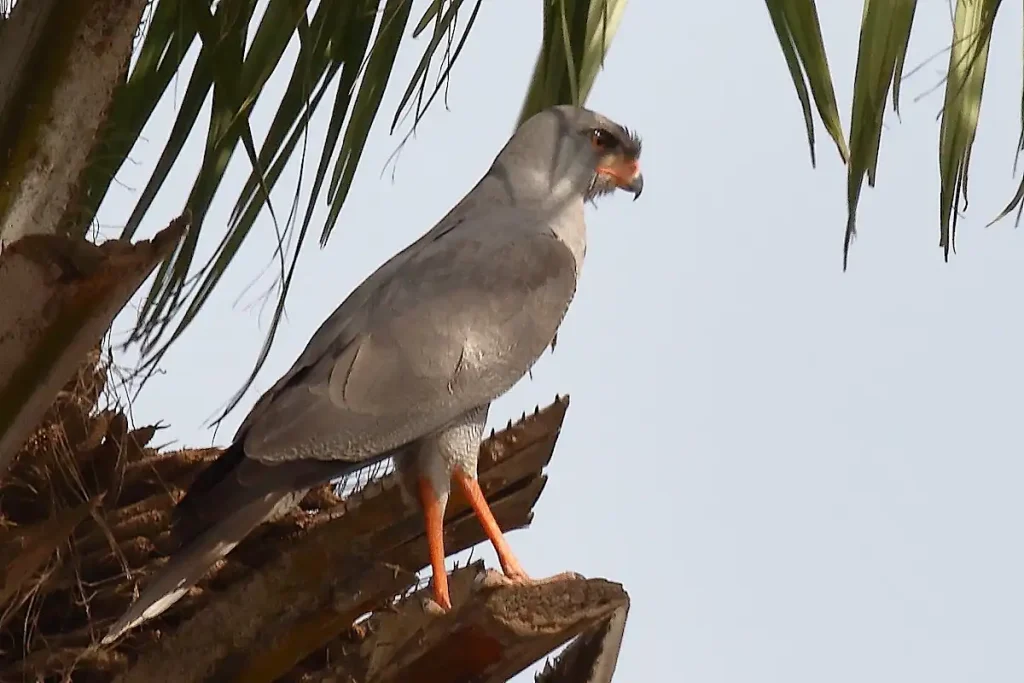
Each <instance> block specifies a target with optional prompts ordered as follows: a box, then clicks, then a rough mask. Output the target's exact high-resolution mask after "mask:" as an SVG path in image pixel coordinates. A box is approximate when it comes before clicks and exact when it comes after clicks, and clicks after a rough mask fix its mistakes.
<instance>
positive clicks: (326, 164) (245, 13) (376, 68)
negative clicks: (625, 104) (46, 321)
mask: <svg viewBox="0 0 1024 683" xmlns="http://www.w3.org/2000/svg"><path fill="white" fill-rule="evenodd" d="M413 4H414V3H413V2H412V0H352V1H351V2H327V1H324V0H321V1H320V2H319V3H313V2H310V0H265V1H263V2H259V3H258V2H257V1H256V0H221V1H220V2H211V0H159V2H157V3H156V5H155V9H154V10H153V11H152V13H151V16H150V18H149V24H148V26H147V31H146V34H145V38H144V40H143V42H142V45H141V47H140V48H139V51H138V58H137V61H136V63H135V66H134V68H133V69H132V70H131V73H130V74H129V75H128V76H127V78H126V79H125V81H124V83H123V84H121V86H120V87H119V89H118V91H117V92H116V94H115V97H114V102H113V105H112V106H111V109H110V111H109V115H108V120H107V122H106V125H105V127H104V129H103V131H102V135H101V140H100V142H99V144H97V146H96V148H95V152H94V154H93V158H92V159H91V163H90V166H89V173H88V176H87V178H86V181H85V187H84V189H83V192H82V197H83V203H84V208H83V210H82V211H81V212H80V216H81V218H80V220H81V225H78V226H69V229H72V231H75V230H80V231H84V227H85V226H88V225H89V223H90V222H91V221H92V220H93V219H94V217H95V214H96V210H97V208H98V207H99V205H100V202H101V201H102V199H103V197H104V196H105V195H106V193H107V190H108V188H109V187H110V185H111V183H112V182H113V180H114V177H115V174H116V173H117V172H118V170H119V169H120V168H121V166H122V165H123V164H124V162H125V160H126V158H127V156H128V154H129V152H130V151H131V148H132V146H133V145H134V143H135V141H136V140H137V139H138V137H139V134H140V132H141V131H142V129H143V127H144V126H145V125H146V123H147V122H148V121H149V119H150V117H151V116H152V114H153V111H154V109H155V108H156V105H157V103H158V102H159V101H160V99H161V97H162V96H163V94H164V93H165V92H166V90H167V89H168V87H169V86H170V85H171V83H172V81H174V80H177V79H181V80H185V81H186V82H187V86H186V88H185V92H184V94H183V96H182V97H181V98H180V101H179V104H178V108H177V115H176V119H175V121H174V124H173V126H172V129H171V131H170V135H169V138H168V141H167V143H166V145H165V146H164V148H163V151H162V153H161V155H160V157H159V159H158V161H157V164H156V167H155V169H154V171H153V172H152V174H151V175H150V176H149V178H148V179H147V182H146V184H145V186H144V188H143V190H142V192H141V193H140V195H139V197H138V200H137V202H136V205H135V207H134V209H133V211H132V213H131V215H130V217H129V219H128V222H127V224H126V225H125V227H124V230H123V233H122V236H123V237H126V238H128V237H131V236H132V235H133V234H134V233H135V232H136V231H137V230H138V228H139V226H140V224H141V221H142V219H143V218H144V217H145V215H146V214H147V212H148V210H149V208H150V207H151V206H152V203H153V201H154V199H155V198H156V197H157V196H158V195H159V193H160V192H161V191H162V190H163V188H164V186H165V184H166V181H167V178H168V176H169V173H170V171H171V169H172V167H173V166H174V165H175V163H176V162H178V161H179V159H180V156H181V152H182V149H183V148H184V146H185V142H186V140H187V139H188V138H189V136H190V135H191V133H192V132H193V129H194V127H195V121H196V120H197V119H198V117H199V113H200V110H201V109H202V107H203V106H204V103H206V102H207V101H208V100H209V99H210V98H211V96H212V112H211V116H210V121H209V124H208V129H207V131H206V143H205V146H204V152H203V159H202V163H201V166H200V169H199V171H198V173H197V174H196V177H195V181H194V183H193V185H192V188H191V191H190V192H189V195H188V199H187V202H186V211H187V213H188V214H189V216H190V218H191V221H192V229H191V230H190V231H189V233H188V235H187V236H186V237H185V239H184V240H183V241H182V242H181V243H180V244H178V245H177V247H176V249H175V251H174V253H173V255H172V256H171V257H170V258H169V259H168V260H166V261H165V262H164V263H163V264H162V265H161V267H160V269H159V270H158V271H157V274H156V277H155V279H154V282H153V285H152V287H151V289H150V290H149V293H148V295H147V297H146V299H145V301H144V303H143V304H142V306H141V309H140V312H139V317H138V321H137V324H136V326H135V329H134V330H133V332H132V333H131V335H130V337H129V339H128V342H127V343H128V344H137V345H138V346H139V348H140V349H141V351H142V353H143V357H144V362H143V366H142V370H143V372H151V371H152V370H153V369H154V368H155V367H156V366H157V364H158V363H159V362H160V360H161V358H162V357H163V355H164V353H165V352H166V351H167V349H168V347H169V345H170V344H171V343H173V342H174V341H175V340H176V339H178V338H179V337H180V336H181V335H182V334H183V333H184V332H185V331H186V330H187V329H188V327H189V326H190V325H191V323H192V322H194V320H195V319H196V317H197V316H198V315H199V314H200V312H201V310H202V309H203V306H204V304H205V303H206V302H207V301H208V300H209V297H210V296H211V294H212V293H213V292H214V291H215V290H216V288H217V286H218V285H219V283H220V281H221V278H222V277H223V275H224V273H225V272H226V271H227V269H228V268H229V267H230V266H231V264H232V262H233V260H234V258H235V256H236V254H237V253H238V251H239V249H240V248H241V247H242V245H243V244H244V243H245V241H246V239H247V238H248V236H249V234H250V232H251V231H252V228H253V227H254V225H255V224H256V221H257V220H264V217H265V216H266V217H268V218H269V219H270V220H272V221H273V223H274V225H275V227H276V229H277V234H278V241H279V244H278V247H277V252H276V258H278V260H279V261H280V268H281V277H280V282H279V286H278V292H277V302H276V306H275V309H274V314H273V318H272V321H271V324H270V326H269V329H268V332H267V336H266V339H265V343H264V345H263V348H262V350H261V352H260V354H259V357H258V358H257V362H256V367H255V368H254V370H253V372H252V375H251V376H250V378H249V380H248V381H247V382H246V384H245V387H243V389H242V392H244V391H245V389H247V388H248V386H249V385H250V384H251V382H252V380H253V379H254V378H255V376H256V373H257V372H258V371H259V369H260V367H261V366H262V364H263V361H264V360H265V359H266V357H267V353H268V352H269V350H270V345H271V343H272V342H273V339H274V336H275V334H276V332H277V328H278V325H279V323H280V320H281V318H282V316H283V313H284V305H285V301H286V298H287V295H288V291H289V289H290V286H291V283H292V278H293V275H294V273H295V270H296V268H297V264H298V262H299V255H300V253H301V252H302V248H303V246H304V245H305V243H306V242H307V238H308V236H309V234H310V231H311V229H312V228H313V225H312V216H313V211H314V209H315V208H316V207H317V206H319V205H320V204H321V202H323V203H326V205H327V207H328V211H327V217H326V221H325V223H324V225H323V226H320V229H319V234H320V243H321V244H324V243H326V241H327V240H328V239H329V238H330V237H331V235H332V231H333V229H334V228H335V226H336V225H337V221H338V218H339V216H340V213H341V210H342V207H343V206H344V203H345V201H346V199H347V198H348V196H349V192H350V190H351V187H352V182H353V179H354V178H355V174H356V172H357V170H358V166H359V160H360V157H361V155H362V152H363V149H364V147H365V145H366V141H367V137H368V135H369V133H370V129H371V126H372V124H373V123H374V121H376V120H377V118H378V117H379V116H384V115H386V116H387V117H388V118H389V119H390V124H391V126H390V129H391V132H392V133H394V132H395V131H396V129H397V128H398V127H399V125H400V124H401V123H402V121H404V120H406V119H409V120H411V126H412V128H413V129H415V127H416V126H417V125H418V124H419V123H420V121H421V120H422V118H423V115H424V113H425V112H426V111H427V110H428V108H429V107H430V106H431V104H432V103H433V102H434V101H435V98H436V96H437V95H438V93H439V92H443V88H444V86H445V83H446V82H447V79H448V78H449V77H450V76H451V74H452V67H453V65H454V64H455V62H456V61H457V58H458V56H459V54H460V53H461V51H462V48H463V46H464V45H465V43H466V40H467V38H468V37H469V35H470V32H471V30H472V28H473V27H474V24H475V21H476V19H477V17H478V15H479V14H480V13H481V12H482V11H485V8H486V5H485V3H484V2H483V0H473V1H472V2H467V1H466V0H430V1H429V2H427V1H426V0H424V5H425V7H424V9H423V10H422V11H420V12H418V13H417V16H418V20H417V21H415V23H414V24H413V25H412V27H411V30H410V23H411V22H410V19H411V18H412V12H413ZM625 5H626V2H625V0H545V1H544V3H543V14H542V17H538V20H541V19H542V20H543V22H544V34H543V44H542V46H541V50H540V55H539V56H538V59H537V66H536V69H535V71H534V77H533V80H532V82H531V86H530V89H529V92H528V93H527V97H526V103H525V104H524V107H523V112H522V116H524V117H525V116H528V115H529V114H531V113H533V112H535V111H537V110H539V109H541V108H544V107H547V106H549V105H551V104H558V103H565V102H583V101H585V100H586V97H587V94H588V92H589V91H590V88H591V87H592V85H593V83H594V79H595V78H596V75H597V73H598V71H599V70H600V67H601V64H602V63H603V60H604V56H605V54H606V53H607V51H608V47H609V45H610V43H611V40H612V37H613V36H614V34H615V30H616V28H617V27H618V24H619V21H620V19H621V16H622V13H623V11H624V8H625ZM523 11H531V10H527V9H526V7H524V9H523ZM250 39H251V42H250ZM296 39H297V43H298V57H297V59H296V61H295V64H294V66H293V67H292V68H291V75H290V78H289V80H288V84H287V86H286V88H285V91H284V93H283V95H281V97H280V101H279V102H277V107H276V113H275V114H274V117H273V119H272V122H271V124H270V127H269V129H268V131H267V133H266V135H265V137H264V138H263V140H261V141H260V140H256V139H254V135H253V132H252V130H251V128H250V125H249V116H250V114H251V112H252V109H253V107H254V106H255V104H256V102H257V101H259V100H260V98H261V97H262V96H265V93H264V88H265V86H266V84H267V82H268V80H269V78H270V76H271V75H272V74H273V73H274V72H275V71H277V70H278V69H281V68H285V67H282V66H281V65H280V62H281V60H282V57H283V55H284V52H285V48H286V47H287V46H288V45H289V44H290V43H291V42H293V41H295V40H296ZM416 39H425V44H424V45H423V54H422V57H421V58H420V61H419V63H418V65H417V67H416V69H415V70H414V72H413V75H412V77H411V78H410V80H409V82H408V83H407V84H405V90H404V92H403V95H402V97H401V99H400V103H399V105H398V107H397V110H396V111H394V112H386V113H383V112H381V111H380V107H381V102H382V100H383V97H384V94H385V92H386V90H387V88H388V86H389V84H390V81H391V76H392V73H393V71H394V65H395V58H396V55H397V53H398V50H399V49H400V47H401V46H402V45H403V44H405V43H406V42H408V41H412V40H416ZM197 41H198V46H199V53H198V58H197V60H196V62H195V65H194V66H193V67H191V69H189V68H188V67H186V66H184V64H185V61H184V58H185V55H186V54H187V53H188V52H189V49H190V48H191V47H193V45H195V44H196V43H197ZM246 45H248V48H246ZM332 89H333V90H334V92H335V95H334V97H333V99H329V100H328V102H326V103H325V102H324V101H323V98H324V96H325V95H326V94H327V93H328V92H329V91H331V90H332ZM321 107H329V108H330V111H331V116H330V122H329V125H328V128H327V131H326V134H325V136H324V139H323V140H322V141H318V144H316V145H312V146H307V145H306V144H301V145H300V144H299V143H300V142H303V143H304V141H306V139H307V131H308V125H309V122H310V119H311V117H312V116H313V114H314V113H315V112H316V111H318V110H319V109H320V108H321ZM239 146H241V147H242V149H243V150H244V153H245V155H246V157H247V159H248V162H249V165H250V168H251V170H250V173H249V175H248V177H247V179H246V180H245V182H244V183H243V184H242V186H241V187H240V188H234V187H228V186H227V185H226V184H223V179H224V173H225V170H226V168H227V166H228V162H229V161H230V160H231V158H232V156H233V155H234V153H235V151H236V149H237V148H238V147H239ZM307 147H311V148H319V149H320V152H319V159H318V160H317V163H316V166H315V168H316V172H315V174H314V177H313V183H312V189H311V191H310V193H309V198H308V201H307V202H306V204H305V207H304V210H303V211H301V212H300V213H299V214H298V215H301V218H302V220H301V221H299V220H297V219H296V220H293V218H295V214H294V212H287V213H288V216H287V220H284V223H283V224H281V223H280V222H279V216H278V212H277V211H275V209H274V205H273V203H272V201H271V196H272V194H273V191H274V188H275V187H276V185H277V181H278V180H279V179H280V177H281V173H282V171H283V169H284V167H285V165H286V164H287V163H288V162H289V161H290V160H292V159H293V158H296V157H298V158H300V159H302V160H303V163H304V162H305V153H306V149H307ZM225 194H228V195H230V196H231V197H232V198H233V210H232V213H231V219H230V221H229V223H228V225H227V226H226V229H225V230H224V232H223V234H222V235H220V240H219V243H218V244H217V247H216V248H215V250H214V253H213V255H212V256H211V257H209V258H208V259H207V260H206V261H205V262H199V259H197V258H196V247H197V245H198V243H199V240H200V238H201V235H202V234H203V231H204V230H207V231H208V230H210V229H214V230H216V229H217V228H214V227H212V226H205V225H204V219H205V217H206V214H207V212H208V211H209V208H210V206H211V204H212V202H213V201H214V200H215V199H217V198H218V197H223V196H224V195H225ZM296 197H297V195H296ZM296 201H297V199H296ZM280 218H282V219H284V218H285V217H284V216H281V217H280ZM240 396H241V392H240V393H239V395H238V396H236V400H237V398H238V397H240ZM232 405H233V404H232Z"/></svg>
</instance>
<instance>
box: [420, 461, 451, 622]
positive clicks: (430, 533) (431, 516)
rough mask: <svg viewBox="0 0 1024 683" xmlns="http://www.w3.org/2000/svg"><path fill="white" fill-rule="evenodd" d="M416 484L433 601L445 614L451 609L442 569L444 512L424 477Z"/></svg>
mask: <svg viewBox="0 0 1024 683" xmlns="http://www.w3.org/2000/svg"><path fill="white" fill-rule="evenodd" d="M417 484H418V486H419V494H420V505H422V506H423V519H424V523H425V524H426V527H427V545H428V547H429V549H430V567H431V569H433V570H434V577H433V579H432V584H433V587H434V601H435V602H436V603H437V604H438V605H440V606H441V609H443V610H444V611H446V612H447V611H448V610H450V609H451V608H452V599H451V596H450V595H449V594H448V572H447V571H445V568H444V531H443V528H444V510H442V509H441V502H440V501H439V500H438V499H437V495H435V493H434V489H433V487H432V486H431V485H430V482H429V481H427V479H426V477H420V478H419V481H418V482H417Z"/></svg>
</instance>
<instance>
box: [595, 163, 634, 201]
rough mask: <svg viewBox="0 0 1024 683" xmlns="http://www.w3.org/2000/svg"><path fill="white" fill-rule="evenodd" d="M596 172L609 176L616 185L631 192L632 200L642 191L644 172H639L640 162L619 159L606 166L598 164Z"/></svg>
mask: <svg viewBox="0 0 1024 683" xmlns="http://www.w3.org/2000/svg"><path fill="white" fill-rule="evenodd" d="M597 172H598V173H601V174H604V175H606V176H608V177H609V178H611V179H612V180H613V181H614V182H615V185H616V187H618V188H620V189H622V190H626V191H627V192H632V193H633V201H636V200H637V199H640V193H641V192H643V191H644V174H643V173H641V172H640V164H639V163H637V162H636V161H635V160H634V161H627V160H625V159H622V160H619V161H617V162H615V163H612V164H609V165H607V166H600V167H598V169H597Z"/></svg>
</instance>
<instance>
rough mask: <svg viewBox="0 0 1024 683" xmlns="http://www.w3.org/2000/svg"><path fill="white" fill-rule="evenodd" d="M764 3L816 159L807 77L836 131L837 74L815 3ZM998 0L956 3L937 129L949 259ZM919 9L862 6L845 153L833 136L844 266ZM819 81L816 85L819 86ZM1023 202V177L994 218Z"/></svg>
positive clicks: (889, 0)
mask: <svg viewBox="0 0 1024 683" xmlns="http://www.w3.org/2000/svg"><path fill="white" fill-rule="evenodd" d="M765 2H766V4H767V5H768V12H769V15H770V16H771V20H772V23H773V25H774V27H775V32H776V35H777V36H778V39H779V46H780V48H781V49H782V54H783V57H784V58H785V59H786V63H787V65H788V67H789V71H790V74H791V76H792V78H793V83H794V86H795V88H796V91H797V96H798V97H799V99H800V103H801V107H802V109H803V115H804V121H805V125H806V127H807V137H808V141H809V142H810V144H811V147H812V157H811V158H812V163H813V161H814V155H813V146H814V127H813V113H812V112H811V108H810V103H809V99H808V94H807V85H806V82H805V80H804V76H805V74H806V78H807V81H809V82H810V84H811V90H812V92H814V93H815V101H816V102H817V104H818V115H819V117H820V118H821V120H822V121H823V122H824V123H825V126H826V128H827V129H828V130H829V131H830V132H832V131H833V130H839V128H838V119H837V115H836V114H835V108H834V103H835V100H834V98H831V99H830V97H829V96H830V95H831V88H832V86H831V83H832V77H831V75H830V73H829V67H828V61H827V59H826V57H825V48H824V43H823V41H822V38H821V33H820V31H819V30H818V23H817V11H816V8H815V3H814V0H765ZM1001 4H1002V2H1001V0H956V2H955V9H954V11H953V22H952V34H951V38H950V46H951V47H950V55H949V66H948V70H947V74H946V79H945V81H946V88H945V96H944V100H943V108H942V115H941V124H940V127H939V175H940V195H939V245H940V247H941V248H942V250H943V256H944V258H946V259H948V258H949V253H950V251H951V250H952V249H953V247H954V241H955V235H956V226H957V220H958V218H959V213H960V211H961V210H963V209H966V206H967V178H968V169H969V167H970V159H971V149H972V147H973V145H974V138H975V134H976V132H977V127H978V114H979V112H980V109H981V98H982V92H983V90H984V85H985V72H986V68H987V66H988V53H989V46H990V44H991V39H992V27H993V25H994V22H995V17H996V14H997V13H998V11H999V8H1000V6H1001ZM916 9H917V2H916V0H865V3H864V11H863V14H862V17H861V28H860V42H859V45H858V52H857V69H856V75H855V78H854V87H853V106H852V114H851V117H850V139H849V153H848V154H847V152H846V148H845V146H844V145H843V144H842V142H841V140H838V139H837V140H836V143H837V145H838V147H839V153H840V156H841V157H842V159H843V161H844V162H847V163H848V168H847V202H848V213H847V222H846V232H845V237H844V240H843V267H844V268H845V267H846V265H847V259H848V256H849V248H850V242H851V240H852V238H853V237H854V235H855V234H856V215H857V205H858V203H859V201H860V196H861V190H862V188H863V183H864V179H865V178H867V182H868V185H869V186H874V184H875V177H876V172H877V168H878V153H879V145H880V143H881V136H882V125H883V122H884V117H885V105H886V101H887V99H888V97H889V93H890V91H891V94H892V103H893V110H894V112H895V113H896V114H897V115H898V114H899V97H900V82H901V79H902V77H903V69H904V64H905V61H906V54H907V46H908V44H909V42H910V35H911V30H912V27H913V23H914V15H915V11H916ZM815 83H818V87H817V88H815ZM819 92H821V93H827V96H825V97H823V99H820V100H819V98H818V93H819ZM830 105H831V106H830ZM1021 128H1022V131H1024V99H1022V104H1021ZM833 137H835V135H833ZM1018 149H1019V150H1020V151H1024V132H1022V133H1021V137H1020V140H1019V142H1018ZM1022 203H1024V180H1022V181H1021V184H1020V186H1019V187H1018V189H1017V193H1016V194H1015V196H1014V197H1013V199H1011V200H1010V202H1009V204H1008V205H1007V206H1006V208H1005V209H1004V210H1003V211H1002V213H1000V214H999V216H997V218H996V219H995V220H999V219H1000V218H1003V217H1004V216H1006V215H1008V214H1009V213H1012V212H1013V211H1014V210H1019V209H1020V208H1021V206H1022Z"/></svg>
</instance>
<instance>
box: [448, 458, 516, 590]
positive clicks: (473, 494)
mask: <svg viewBox="0 0 1024 683" xmlns="http://www.w3.org/2000/svg"><path fill="white" fill-rule="evenodd" d="M455 480H456V481H457V482H459V486H461V487H462V491H463V493H465V494H466V499H467V500H468V501H469V504H470V505H471V506H472V507H473V512H475V513H476V516H477V518H478V519H479V520H480V524H482V525H483V527H484V532H485V533H486V534H487V538H489V539H491V543H492V544H493V545H494V550H495V551H497V553H498V561H499V562H501V568H502V569H503V570H504V571H505V575H506V576H508V577H509V578H511V579H519V580H523V581H526V580H529V578H530V577H528V576H527V575H526V572H525V571H523V568H522V567H521V566H520V565H519V560H517V559H516V556H515V555H513V554H512V548H510V547H509V545H508V542H507V541H506V540H505V536H504V535H503V534H502V533H501V527H499V526H498V523H497V522H496V521H494V515H493V514H492V513H491V508H490V506H489V505H488V504H487V499H486V498H484V493H483V491H481V490H480V484H479V483H477V480H476V479H474V478H473V477H470V476H469V475H467V474H466V473H465V472H463V471H462V470H458V469H457V470H455Z"/></svg>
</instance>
